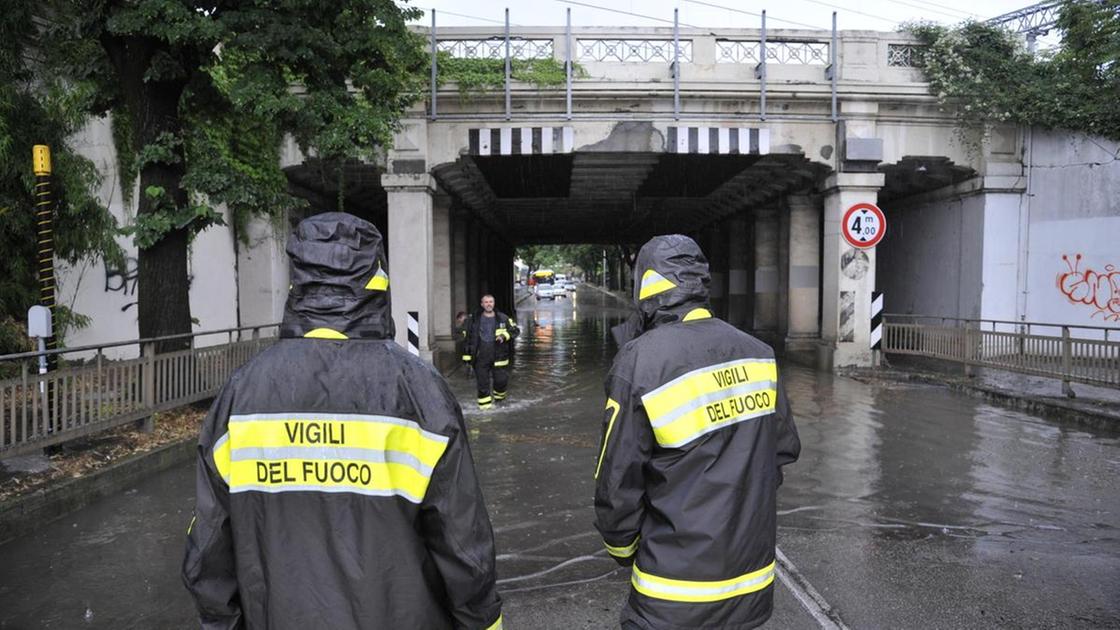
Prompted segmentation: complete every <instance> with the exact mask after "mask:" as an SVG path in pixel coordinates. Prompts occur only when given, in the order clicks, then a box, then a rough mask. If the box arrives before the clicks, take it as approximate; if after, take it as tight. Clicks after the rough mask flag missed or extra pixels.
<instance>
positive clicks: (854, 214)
mask: <svg viewBox="0 0 1120 630" xmlns="http://www.w3.org/2000/svg"><path fill="white" fill-rule="evenodd" d="M840 231H841V232H842V233H843V234H844V240H845V241H848V244H849V245H851V246H852V247H858V248H859V249H869V248H871V247H875V246H876V245H878V244H879V241H881V240H883V237H884V236H886V234H887V217H886V216H884V215H883V211H882V210H880V209H879V206H876V205H875V204H873V203H857V204H855V205H854V206H852V207H851V208H848V211H847V212H845V213H844V220H843V222H842V225H841V230H840Z"/></svg>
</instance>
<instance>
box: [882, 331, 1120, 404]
mask: <svg viewBox="0 0 1120 630" xmlns="http://www.w3.org/2000/svg"><path fill="white" fill-rule="evenodd" d="M883 351H884V352H886V353H893V354H908V355H917V356H924V357H929V358H933V359H943V360H947V361H954V362H957V363H962V364H964V366H965V370H966V373H971V370H972V368H974V367H987V368H996V369H1000V370H1008V371H1011V372H1018V373H1021V374H1028V375H1032V376H1045V377H1050V378H1056V379H1060V380H1061V381H1062V385H1063V390H1064V391H1065V392H1066V394H1067V395H1069V396H1072V395H1073V390H1072V389H1070V383H1085V384H1088V385H1100V386H1104V387H1118V388H1120V328H1108V327H1104V326H1074V325H1067V324H1053V323H1044V322H1016V321H1006V320H993V319H960V318H953V317H936V316H929V315H900V314H893V315H885V316H884V330H883Z"/></svg>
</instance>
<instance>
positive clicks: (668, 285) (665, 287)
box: [638, 269, 677, 300]
mask: <svg viewBox="0 0 1120 630" xmlns="http://www.w3.org/2000/svg"><path fill="white" fill-rule="evenodd" d="M676 287H677V285H675V284H673V282H672V281H671V280H669V279H668V278H666V277H665V276H663V275H661V274H659V273H657V272H656V271H654V270H653V269H646V272H645V273H643V274H642V284H641V287H640V288H639V290H638V299H639V300H644V299H646V298H649V297H653V296H655V295H657V294H658V293H664V292H666V291H669V290H671V289H675V288H676Z"/></svg>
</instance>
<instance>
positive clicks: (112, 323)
mask: <svg viewBox="0 0 1120 630" xmlns="http://www.w3.org/2000/svg"><path fill="white" fill-rule="evenodd" d="M72 143H73V146H74V148H75V149H76V150H77V151H78V152H79V153H81V154H82V155H84V156H86V157H88V158H89V159H91V160H93V162H94V164H95V165H96V167H97V169H98V171H99V172H100V173H101V176H102V183H101V188H100V189H99V190H98V191H97V192H98V196H99V197H100V199H101V200H102V202H103V203H105V204H106V205H107V206H108V207H109V210H110V211H111V212H112V213H113V216H115V217H116V218H117V222H118V223H119V224H120V225H127V224H128V223H129V222H130V220H131V217H132V216H135V213H136V200H137V199H138V198H139V195H140V192H139V190H138V187H139V186H138V184H136V185H135V186H136V187H137V190H134V192H133V197H132V203H131V204H128V205H126V204H125V203H124V199H123V196H122V194H121V191H120V180H119V177H118V173H117V160H116V151H115V149H114V147H113V140H112V128H111V124H110V121H109V119H108V118H100V119H91V120H90V121H89V123H88V124H87V125H86V126H85V127H84V128H83V129H82V131H81V132H79V133H78V134H76V135H75V137H74V138H73V139H72ZM220 210H221V211H222V214H223V216H226V217H227V218H228V213H227V211H226V210H225V209H224V208H220ZM119 242H120V244H121V246H122V247H123V248H124V251H125V256H126V260H127V264H126V266H125V268H124V269H115V268H106V265H105V264H104V262H102V261H100V260H84V261H80V262H79V263H77V264H76V265H66V264H64V263H58V266H57V270H58V296H59V304H63V305H66V306H68V307H70V308H72V309H73V310H74V311H76V312H78V313H81V314H83V315H86V316H89V317H90V318H92V320H93V321H92V323H91V324H90V326H89V327H87V328H85V329H82V330H74V331H70V333H69V334H68V336H67V339H66V343H67V345H68V346H71V347H74V346H81V345H90V344H97V343H109V342H113V341H124V340H128V339H135V338H136V337H137V336H138V335H139V333H138V328H137V306H136V300H137V292H138V291H137V290H138V287H137V269H136V259H137V251H136V247H135V245H133V244H132V239H131V238H124V237H122V238H121V239H119ZM235 251H236V250H235V247H234V241H233V236H232V233H231V230H230V228H229V227H227V226H215V227H212V228H210V229H208V230H206V231H204V232H202V233H201V234H199V235H198V236H197V237H196V238H195V240H194V242H193V243H192V245H191V249H190V260H189V271H190V274H191V291H190V302H191V315H192V317H194V318H196V319H197V320H198V323H197V324H196V325H195V326H194V329H195V330H196V331H201V330H213V329H218V328H230V327H233V326H236V325H237V321H238V314H237V304H238V297H237V284H238V283H237V278H236V275H235V273H234V270H235V267H236V266H235V259H236V254H235ZM285 275H286V267H285ZM283 286H285V287H286V286H287V283H286V278H285V280H284V285H283ZM224 341H225V338H224V337H217V336H213V337H204V338H201V339H199V345H209V344H215V343H223V342H224ZM138 353H139V349H138V348H136V347H124V348H120V349H116V350H114V351H110V352H107V354H108V355H109V356H114V357H121V356H136V355H137V354H138Z"/></svg>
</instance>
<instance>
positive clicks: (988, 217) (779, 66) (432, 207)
mask: <svg viewBox="0 0 1120 630" xmlns="http://www.w3.org/2000/svg"><path fill="white" fill-rule="evenodd" d="M423 34H424V36H425V37H430V35H431V33H430V31H423ZM431 39H432V44H433V50H435V49H438V50H440V51H444V52H445V54H449V55H451V56H453V57H466V58H485V59H504V58H505V56H506V50H507V41H506V38H505V33H504V31H503V30H502V29H500V28H497V27H491V28H440V29H439V30H438V31H437V35H436V37H434V38H431ZM508 49H509V56H510V57H512V58H515V59H555V60H559V61H561V62H563V61H565V60H568V59H571V60H572V61H573V62H574V64H576V67H577V68H578V69H579V70H581V71H580V72H577V73H575V75H576V76H575V77H574V78H572V79H570V80H569V81H568V82H567V83H566V84H562V85H559V86H549V87H538V86H535V85H532V84H529V83H524V82H519V81H513V80H510V81H508V82H507V84H506V87H505V89H502V88H499V89H497V90H495V91H492V92H486V93H471V94H463V93H461V92H460V90H459V89H458V86H457V85H455V84H454V83H450V82H442V81H439V82H440V83H441V84H440V86H439V87H438V89H433V90H432V91H430V92H429V93H428V94H427V95H426V98H425V99H424V100H423V101H422V102H419V103H417V105H416V107H415V109H414V110H413V111H411V112H410V113H409V115H408V116H407V117H406V119H405V120H404V121H403V123H402V125H401V128H400V131H399V133H398V134H397V135H396V137H395V140H394V143H393V146H392V147H389V148H388V150H387V151H386V154H385V155H384V156H383V159H380V160H379V161H378V162H379V163H378V164H376V165H374V164H360V163H353V164H346V165H344V167H343V168H344V169H345V173H344V179H345V181H346V182H347V187H346V191H345V195H344V197H345V203H346V209H347V211H350V212H354V213H356V214H359V215H361V216H364V217H365V218H368V219H370V220H371V221H373V222H374V223H375V224H377V225H378V226H379V227H380V228H381V229H382V230H383V231H384V232H385V233H387V234H388V244H389V252H390V259H391V264H392V270H391V274H392V283H393V285H392V286H393V290H394V317H395V319H396V322H397V330H398V332H399V335H400V337H401V339H400V340H401V342H402V343H404V340H405V334H406V333H405V331H406V330H407V319H406V317H407V315H406V313H407V312H408V311H417V312H419V313H420V314H421V315H420V323H419V336H420V344H421V351H422V353H423V354H424V355H425V356H427V357H431V356H432V355H433V353H435V352H436V351H438V350H450V349H451V346H452V338H451V326H452V324H451V322H452V317H453V314H454V313H455V312H456V311H458V310H464V309H467V308H469V307H471V306H473V305H475V304H476V303H477V299H478V296H479V295H480V294H481V293H483V292H490V293H494V294H495V295H496V296H497V298H498V302H499V307H500V308H505V309H509V308H510V307H511V302H512V267H513V266H512V257H513V252H514V247H515V246H517V245H519V244H531V243H620V244H640V243H641V242H643V241H644V240H645V239H647V238H649V237H650V236H652V235H654V234H662V233H672V232H680V233H685V234H689V235H691V236H693V237H694V238H696V239H697V241H698V242H699V243H700V244H701V245H702V247H703V248H704V250H705V252H707V253H708V255H709V258H710V261H711V268H712V280H713V282H712V287H711V291H712V302H713V306H714V307H715V309H716V311H717V312H718V314H719V315H721V316H723V317H725V318H726V319H728V320H729V321H731V322H732V323H734V324H735V325H737V326H740V327H742V328H744V329H746V330H750V331H752V332H754V333H756V334H757V335H759V336H760V337H762V338H765V339H767V340H769V341H771V342H772V343H774V344H775V345H776V346H777V347H778V348H779V349H784V350H785V351H786V352H787V353H788V354H790V355H791V356H793V357H795V358H800V359H802V360H803V361H804V362H810V363H812V364H815V365H820V366H822V367H826V368H827V367H834V366H842V365H866V364H869V363H870V362H871V361H872V354H871V352H870V350H869V323H870V322H869V319H870V315H869V309H870V302H871V292H872V290H873V289H878V290H881V291H884V292H885V293H886V296H887V297H886V304H887V309H888V310H890V311H895V312H909V313H924V314H932V315H943V316H953V317H965V318H986V319H1005V320H1022V319H1033V320H1038V321H1049V322H1055V323H1069V324H1092V323H1098V324H1100V323H1104V322H1103V321H1102V317H1101V316H1102V315H1103V316H1104V317H1108V316H1110V315H1115V316H1116V317H1120V307H1118V309H1117V311H1118V312H1117V313H1111V311H1109V310H1108V304H1109V303H1110V301H1109V299H1110V298H1109V296H1104V297H1103V298H1100V299H1097V298H1094V299H1095V300H1096V302H1100V304H1097V303H1096V302H1094V304H1088V303H1087V302H1085V301H1084V300H1082V301H1081V303H1079V302H1078V301H1077V300H1076V299H1074V298H1073V297H1071V296H1070V295H1069V294H1068V292H1066V294H1063V292H1062V290H1061V287H1056V286H1055V285H1054V277H1055V275H1056V274H1059V273H1075V274H1078V273H1080V274H1084V273H1087V272H1088V271H1089V270H1090V267H1091V270H1099V269H1102V268H1107V267H1106V265H1115V264H1116V263H1117V261H1116V260H1114V258H1115V242H1114V240H1115V239H1114V237H1113V238H1111V239H1110V237H1109V236H1108V235H1109V234H1113V235H1114V234H1117V233H1120V208H1117V207H1116V204H1115V202H1114V200H1115V199H1117V198H1120V161H1117V156H1120V146H1118V145H1117V143H1115V142H1108V141H1103V140H1101V139H1099V138H1096V139H1095V138H1087V137H1084V136H1077V135H1075V134H1068V133H1055V132H1039V131H1036V130H1032V129H1023V128H1019V127H1016V126H988V127H986V128H984V129H962V128H960V127H958V126H957V124H956V121H955V119H954V118H953V117H952V116H951V115H950V114H949V113H947V112H945V111H943V110H942V109H941V108H940V107H939V106H938V104H937V103H936V100H935V98H934V97H933V96H932V95H931V94H930V93H929V86H928V84H927V83H925V82H924V81H923V77H922V75H921V73H920V71H919V70H917V69H916V68H915V67H913V66H914V61H915V59H916V57H915V54H914V53H915V51H916V43H915V41H913V40H912V39H911V38H910V37H909V36H908V35H906V34H903V33H883V32H870V31H839V32H835V31H834V32H829V31H811V30H769V31H766V32H765V33H764V32H763V31H761V30H754V29H703V30H700V29H689V28H682V29H680V30H679V31H677V32H675V31H674V29H672V28H613V27H601V28H580V29H574V30H571V31H568V30H566V29H563V28H522V27H517V28H514V29H513V31H512V32H511V33H510V35H509V40H508ZM437 70H438V68H437ZM437 79H438V77H434V78H433V85H435V84H436V83H437ZM99 134H100V135H99ZM89 135H90V137H102V136H104V138H103V140H102V145H97V144H96V142H93V143H92V145H95V146H93V147H92V148H91V149H90V150H91V153H93V154H97V155H101V157H102V158H103V159H99V160H98V162H99V163H100V165H101V166H102V167H103V168H105V169H107V170H112V169H113V168H114V166H115V165H114V160H112V159H111V152H109V153H108V157H106V155H104V154H106V153H107V150H106V149H105V148H104V146H103V144H105V143H107V136H108V132H107V126H105V125H104V124H102V126H101V127H100V128H97V129H95V130H94V131H93V132H91V133H90V134H89ZM109 151H111V150H109ZM281 160H282V165H283V166H284V167H285V170H286V172H287V174H288V177H289V182H290V184H291V190H292V192H294V193H295V194H298V195H301V196H303V197H305V198H307V199H309V200H310V201H311V205H312V207H313V209H315V210H325V209H333V208H335V207H336V206H337V200H338V198H339V195H338V190H337V185H335V184H330V183H324V182H326V181H334V182H336V181H337V180H338V178H337V177H323V176H322V172H323V165H322V164H319V163H318V161H317V160H315V159H314V158H310V159H309V158H307V157H306V156H304V155H302V154H300V153H299V151H298V150H297V149H296V148H295V147H294V145H289V146H287V147H285V149H284V152H283V155H282V157H281ZM107 179H109V180H110V182H111V181H112V179H111V178H107ZM332 186H334V187H333V188H332ZM103 196H104V197H106V198H107V199H114V198H115V197H118V196H116V195H114V194H113V192H112V191H111V190H110V191H109V192H107V193H104V194H103ZM859 202H873V203H878V204H879V205H880V206H881V207H882V208H884V211H885V213H886V217H887V222H888V230H887V232H888V233H887V237H886V239H885V240H884V241H883V243H882V244H881V245H880V246H879V247H878V248H877V249H871V250H856V249H854V248H852V247H850V246H848V245H847V244H846V243H845V242H844V241H843V239H842V237H841V235H840V219H841V215H842V213H843V212H844V210H845V209H846V208H848V207H850V206H851V205H853V204H855V203H859ZM118 203H119V202H118ZM115 211H118V212H119V213H120V214H121V216H122V217H124V216H127V214H128V213H127V211H126V210H121V209H119V208H115ZM291 219H292V220H293V221H294V220H295V219H298V217H292V218H291ZM1031 226H1034V227H1033V229H1032V227H1031ZM286 231H287V230H286V226H277V225H270V224H269V223H268V222H266V221H257V222H255V223H254V224H253V225H251V226H250V235H249V236H250V242H251V246H250V247H248V248H245V247H241V248H239V247H238V245H237V240H236V239H230V238H229V237H228V236H222V235H217V234H215V230H211V231H208V232H207V233H205V234H203V235H201V236H200V237H199V239H198V241H197V242H196V245H195V254H194V258H193V259H192V265H193V267H192V269H193V270H194V282H195V284H194V285H192V296H195V295H196V294H198V298H197V299H196V298H194V297H192V311H193V312H194V313H195V315H196V316H197V317H199V319H200V320H201V322H200V327H201V328H202V329H213V328H223V327H227V326H232V325H254V324H264V323H269V322H274V321H277V320H278V319H279V317H280V315H281V313H282V307H283V303H284V298H285V295H286V288H287V261H286V259H285V257H284V254H283V251H284V240H285V237H286ZM230 243H233V245H232V251H228V250H230V249H231V246H230ZM1077 254H1080V255H1082V256H1083V257H1084V258H1083V261H1082V259H1078V258H1075V255H1077ZM1065 255H1068V258H1069V260H1070V261H1075V260H1076V261H1081V262H1078V263H1077V264H1078V265H1080V267H1079V268H1078V269H1076V270H1073V269H1072V268H1070V267H1069V266H1068V265H1066V264H1063V262H1062V261H1063V259H1062V256H1065ZM1070 264H1073V263H1072V262H1071V263H1070ZM214 265H220V266H223V270H221V271H220V272H219V273H214V274H210V273H206V272H205V271H204V270H205V269H207V268H209V267H210V266H214ZM228 267H233V268H234V269H235V274H234V280H232V281H231V280H227V278H228V277H229V274H228V272H227V271H224V269H225V268H228ZM619 267H624V266H622V265H619ZM618 271H619V273H621V274H625V273H628V272H627V271H626V270H625V269H621V268H620V269H619V270H618ZM1094 272H1095V271H1094ZM105 273H106V292H108V291H109V289H110V280H111V276H110V270H107V269H106V270H105ZM69 277H70V281H69V286H70V287H71V288H72V289H71V290H72V291H73V292H74V293H75V294H76V296H77V297H76V298H75V307H76V308H77V310H79V311H80V312H85V313H89V314H91V315H93V316H94V318H95V322H96V327H97V328H98V329H99V330H101V331H105V330H106V328H105V326H118V325H120V324H119V323H120V321H121V320H122V318H121V317H120V312H122V311H125V312H128V311H127V308H128V303H126V300H128V299H129V297H128V296H126V295H123V294H122V295H120V296H119V297H118V296H114V298H113V299H116V300H119V301H121V302H122V304H121V305H120V308H119V310H118V308H117V306H116V305H115V304H114V305H113V306H112V307H111V308H104V307H103V306H102V304H103V302H105V298H104V297H103V295H104V294H102V293H91V291H95V289H94V288H92V287H91V286H90V283H86V284H85V285H82V286H79V285H81V282H80V276H77V277H78V279H79V281H74V280H73V278H74V277H75V276H74V274H71V275H70V276H69ZM124 277H126V274H120V275H119V277H114V278H113V282H118V281H121V279H122V278H124ZM67 282H68V281H67V275H66V273H65V272H64V273H63V287H64V288H63V291H64V294H65V291H66V286H67ZM119 283H120V284H121V286H123V287H127V285H126V284H125V283H124V282H123V281H121V282H119ZM227 285H229V286H227ZM112 286H113V287H114V289H115V288H116V285H115V284H114V285H112ZM133 286H134V284H133ZM1116 292H1117V295H1116V296H1115V297H1116V303H1117V304H1120V289H1117V290H1116ZM226 296H228V297H229V299H226ZM132 299H134V298H132ZM1102 304H1103V305H1104V306H1103V307H1102V306H1101V305H1102ZM102 311H105V313H106V317H103V318H99V317H98V315H99V313H101V312H102ZM132 312H133V313H134V311H132ZM1094 318H1096V321H1093V319H1094ZM103 320H104V321H103ZM121 326H122V328H121V332H116V331H114V332H113V333H112V335H114V336H115V337H116V338H131V337H135V336H136V335H135V334H134V332H131V333H130V332H128V327H127V325H121ZM134 330H135V326H134V324H133V325H132V331H134ZM82 334H84V333H79V334H78V335H77V337H79V338H76V339H75V340H74V341H75V343H81V342H102V341H106V339H104V338H97V339H85V338H80V337H81V335H82Z"/></svg>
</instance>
